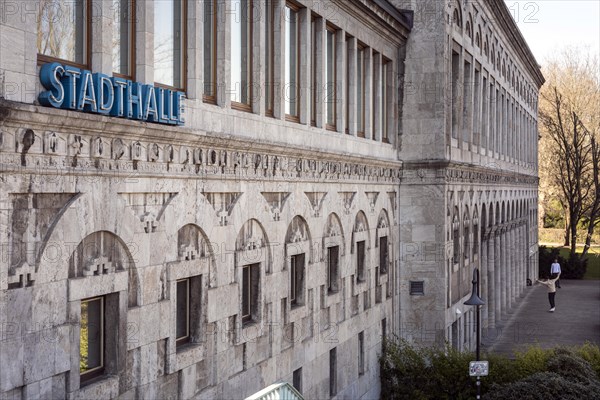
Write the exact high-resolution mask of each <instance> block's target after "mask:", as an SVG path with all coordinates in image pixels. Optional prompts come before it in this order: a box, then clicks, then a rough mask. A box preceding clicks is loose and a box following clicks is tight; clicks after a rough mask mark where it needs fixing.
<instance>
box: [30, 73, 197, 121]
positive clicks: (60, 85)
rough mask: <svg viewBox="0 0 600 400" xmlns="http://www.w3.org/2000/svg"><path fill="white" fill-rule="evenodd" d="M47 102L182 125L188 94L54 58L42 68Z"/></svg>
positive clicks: (42, 99) (43, 96) (42, 100)
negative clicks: (105, 73)
mask: <svg viewBox="0 0 600 400" xmlns="http://www.w3.org/2000/svg"><path fill="white" fill-rule="evenodd" d="M40 82H41V83H42V85H43V86H44V88H45V89H46V91H45V92H42V93H40V95H39V97H38V100H39V101H40V103H41V104H42V105H44V106H49V107H55V108H63V109H66V110H77V111H85V112H90V113H96V114H103V115H112V116H114V117H122V118H129V119H137V120H142V121H148V122H159V123H163V124H169V125H183V124H184V123H185V120H184V119H183V99H184V98H185V94H184V93H183V92H177V91H173V90H170V89H164V88H155V87H154V85H144V84H142V83H138V82H132V81H130V80H127V79H123V78H118V77H112V78H111V77H108V76H107V75H104V74H100V73H96V74H92V72H91V71H88V70H82V69H79V68H76V67H72V66H68V65H61V64H60V63H57V62H53V63H49V64H45V65H43V66H42V68H41V69H40Z"/></svg>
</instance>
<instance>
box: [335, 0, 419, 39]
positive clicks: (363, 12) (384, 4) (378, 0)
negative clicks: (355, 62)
mask: <svg viewBox="0 0 600 400" xmlns="http://www.w3.org/2000/svg"><path fill="white" fill-rule="evenodd" d="M335 3H336V4H338V5H339V7H341V8H343V9H344V11H345V12H347V13H349V14H351V15H352V16H353V17H355V18H357V19H358V20H360V21H363V22H364V23H365V26H368V27H369V28H370V29H373V30H374V31H376V32H377V33H378V34H379V35H380V36H381V37H385V38H387V39H388V40H390V41H392V42H394V43H395V44H396V45H400V44H403V43H405V42H406V40H407V39H408V34H409V33H410V30H411V28H412V11H399V10H398V9H397V8H396V7H394V6H393V5H391V4H390V3H389V2H388V1H387V0H375V1H368V0H350V1H348V0H336V1H335ZM408 16H410V18H409V17H408ZM324 17H326V18H327V16H326V15H325V16H324ZM369 19H370V20H369ZM390 33H394V35H390Z"/></svg>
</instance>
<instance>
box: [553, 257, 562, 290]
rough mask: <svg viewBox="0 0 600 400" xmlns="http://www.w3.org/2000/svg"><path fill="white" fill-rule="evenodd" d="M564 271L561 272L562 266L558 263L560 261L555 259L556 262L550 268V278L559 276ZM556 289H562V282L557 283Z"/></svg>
mask: <svg viewBox="0 0 600 400" xmlns="http://www.w3.org/2000/svg"><path fill="white" fill-rule="evenodd" d="M561 272H562V271H561V270H560V264H559V263H558V259H556V258H555V259H554V262H553V263H552V265H551V266H550V276H552V275H554V274H559V275H560V273H561ZM556 287H557V288H559V289H560V280H557V281H556Z"/></svg>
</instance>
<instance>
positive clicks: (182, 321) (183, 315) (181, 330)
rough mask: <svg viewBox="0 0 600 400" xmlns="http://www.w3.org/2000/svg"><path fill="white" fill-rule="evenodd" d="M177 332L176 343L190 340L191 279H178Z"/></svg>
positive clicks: (178, 344) (180, 343) (179, 343)
mask: <svg viewBox="0 0 600 400" xmlns="http://www.w3.org/2000/svg"><path fill="white" fill-rule="evenodd" d="M176 324H177V333H176V345H177V346H180V345H182V344H185V343H188V342H189V341H190V280H189V279H181V280H179V281H177V322H176Z"/></svg>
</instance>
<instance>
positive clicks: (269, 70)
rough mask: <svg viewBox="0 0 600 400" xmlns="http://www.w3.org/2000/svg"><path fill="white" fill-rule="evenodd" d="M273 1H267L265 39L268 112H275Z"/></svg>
mask: <svg viewBox="0 0 600 400" xmlns="http://www.w3.org/2000/svg"><path fill="white" fill-rule="evenodd" d="M273 4H274V2H273V0H266V7H267V9H266V15H267V20H266V24H265V29H266V32H265V37H266V39H267V45H266V46H265V52H266V62H265V72H266V75H265V76H266V80H267V82H266V83H265V91H266V97H267V104H266V105H267V111H273V81H274V78H273V45H274V41H273V33H274V31H273V29H274V25H273Z"/></svg>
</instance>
